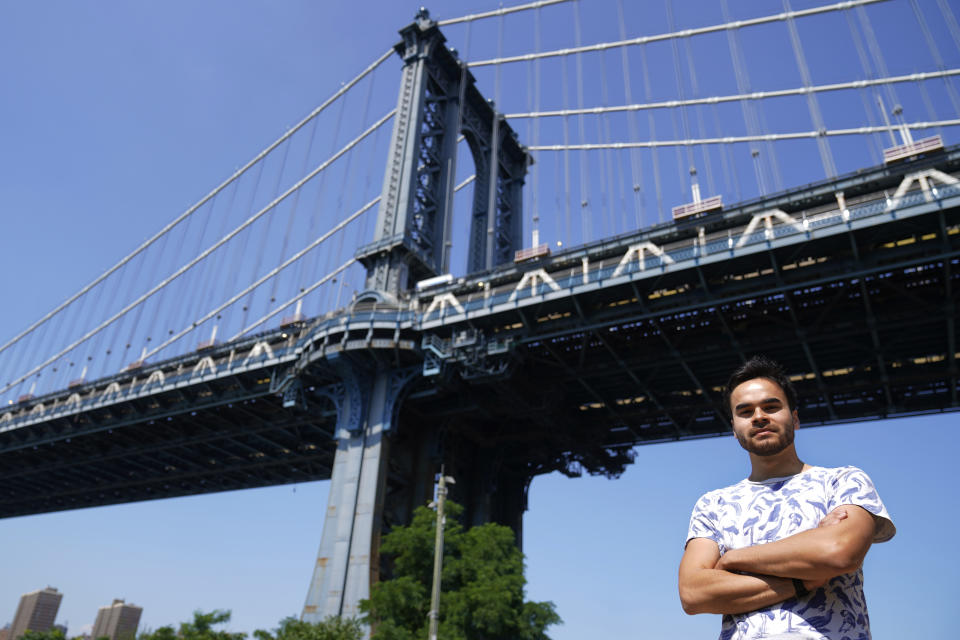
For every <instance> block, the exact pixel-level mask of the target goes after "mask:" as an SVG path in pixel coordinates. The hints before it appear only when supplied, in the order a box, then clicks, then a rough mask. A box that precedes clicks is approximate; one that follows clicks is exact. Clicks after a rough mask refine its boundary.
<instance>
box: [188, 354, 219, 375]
mask: <svg viewBox="0 0 960 640" xmlns="http://www.w3.org/2000/svg"><path fill="white" fill-rule="evenodd" d="M207 371H209V372H210V373H216V372H217V363H216V362H214V361H213V358H211V357H210V356H206V357H203V358H200V360H198V361H197V364H195V365H193V371H192V375H194V376H202V375H203V374H204V373H206V372H207Z"/></svg>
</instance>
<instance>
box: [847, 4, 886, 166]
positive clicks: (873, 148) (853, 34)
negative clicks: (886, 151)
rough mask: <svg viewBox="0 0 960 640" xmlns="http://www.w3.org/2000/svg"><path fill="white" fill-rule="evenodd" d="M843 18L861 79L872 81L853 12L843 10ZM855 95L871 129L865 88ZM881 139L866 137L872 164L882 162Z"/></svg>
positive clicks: (871, 121) (881, 135)
mask: <svg viewBox="0 0 960 640" xmlns="http://www.w3.org/2000/svg"><path fill="white" fill-rule="evenodd" d="M843 15H844V17H845V18H846V20H847V28H848V29H849V30H850V39H851V40H852V41H853V46H854V48H855V49H856V50H857V58H858V59H859V60H860V68H861V69H863V77H864V78H869V79H871V80H872V79H874V78H876V75H875V74H874V72H873V69H871V67H870V61H869V59H868V58H867V52H866V50H865V49H864V48H863V39H862V38H861V37H860V34H859V33H858V32H857V25H856V23H855V22H854V21H853V18H854V16H853V12H852V11H851V10H850V9H845V10H844V12H843ZM857 94H858V95H859V96H860V100H861V102H862V103H863V111H864V114H865V115H866V117H867V124H869V125H870V126H871V127H872V126H875V125H876V123H877V122H876V118H875V117H874V112H873V106H872V104H871V102H870V92H869V91H868V90H867V89H866V88H862V87H861V88H860V89H859V90H858V91H857ZM890 135H891V136H892V135H893V132H892V131H891V132H890ZM882 137H883V134H880V133H878V134H875V135H872V136H866V138H867V140H868V141H869V146H870V155H871V157H872V159H873V164H880V163H881V162H883V154H882V151H883V145H882V143H881V142H880V139H881V138H882Z"/></svg>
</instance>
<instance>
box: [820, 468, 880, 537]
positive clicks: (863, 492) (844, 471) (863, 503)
mask: <svg viewBox="0 0 960 640" xmlns="http://www.w3.org/2000/svg"><path fill="white" fill-rule="evenodd" d="M836 471H837V473H836V474H835V475H834V476H833V478H831V479H830V486H829V487H828V489H829V491H828V494H829V500H828V501H827V513H830V512H831V511H833V510H834V509H836V508H837V507H840V506H843V505H845V504H850V505H855V506H858V507H862V508H864V509H866V510H867V511H869V512H870V513H872V514H873V515H875V516H877V531H876V533H875V534H874V536H873V541H874V542H886V541H887V540H889V539H890V538H892V537H893V536H894V534H896V532H897V528H896V527H895V526H894V525H893V521H892V520H891V519H890V514H889V513H887V508H886V507H885V506H884V505H883V501H881V500H880V496H879V495H878V494H877V489H876V487H874V486H873V481H872V480H871V479H870V476H868V475H867V474H866V473H864V472H863V471H861V470H860V469H858V468H856V467H840V468H839V469H837V470H836Z"/></svg>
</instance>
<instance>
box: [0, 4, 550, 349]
mask: <svg viewBox="0 0 960 640" xmlns="http://www.w3.org/2000/svg"><path fill="white" fill-rule="evenodd" d="M558 1H559V0H558ZM392 55H393V48H391V49H389V50H387V52H386V53H384V54H383V55H381V56H380V57H379V58H377V59H376V60H374V61H373V62H372V63H371V64H370V65H369V66H367V68H366V69H364V70H363V71H361V72H360V74H359V75H357V76H356V77H355V78H354V79H353V80H351V81H350V82H348V83H346V84H345V85H343V86H342V87H341V88H340V90H339V91H337V92H336V93H334V94H333V95H332V96H330V97H329V98H327V99H326V100H325V101H324V102H323V103H322V104H321V105H320V106H318V107H317V108H316V109H314V110H313V111H311V112H310V113H309V114H308V115H307V116H306V117H305V118H304V119H303V120H301V121H300V122H298V123H297V124H296V125H294V126H293V127H292V128H291V129H290V130H289V131H287V132H286V133H285V134H283V135H282V136H280V137H279V138H278V139H277V140H276V141H274V142H273V143H272V144H271V145H269V146H268V147H267V148H265V149H264V150H263V151H261V152H260V153H258V154H257V155H256V156H255V157H254V158H253V159H252V160H250V161H249V162H247V164H245V165H243V166H242V167H240V168H239V169H237V170H236V171H234V172H233V174H232V175H231V176H230V177H229V178H227V179H226V180H224V181H223V182H221V183H220V184H219V185H217V186H216V187H215V188H214V189H213V190H212V191H210V193H208V194H207V195H205V196H204V197H203V198H201V199H200V200H199V201H197V203H196V204H194V205H193V206H191V207H190V208H189V209H187V210H186V211H184V212H183V213H181V214H180V215H179V216H177V217H176V218H175V219H174V220H173V221H172V222H170V223H168V224H167V225H166V226H165V227H163V228H162V229H161V230H160V231H158V232H157V233H156V234H154V235H153V236H151V237H150V238H148V239H147V240H145V241H144V242H143V243H142V244H141V245H140V246H139V247H137V248H136V249H134V250H133V251H132V252H131V253H129V254H127V255H126V256H125V257H124V258H123V259H122V260H120V262H118V263H117V264H115V265H113V266H112V267H110V268H109V269H107V270H106V271H104V272H103V273H102V274H100V275H99V276H98V277H97V278H96V279H94V280H93V281H92V282H91V283H90V284H88V285H87V286H85V287H83V288H82V289H80V290H79V291H78V292H77V293H75V294H73V295H72V296H70V297H69V298H67V299H66V300H64V301H63V302H61V303H60V304H59V305H58V306H57V307H56V308H54V309H53V310H52V311H50V312H48V313H47V314H46V315H44V316H43V317H42V318H40V319H39V320H37V321H36V322H34V323H33V324H31V325H30V326H29V327H27V328H26V329H24V330H23V331H21V332H20V333H18V334H17V335H16V336H14V337H13V338H11V339H10V340H8V341H7V342H6V343H5V344H4V345H3V346H0V353H3V352H4V351H6V350H7V349H8V348H9V347H10V345H12V344H14V343H16V342H17V341H18V340H20V339H21V338H23V337H24V336H25V335H27V334H29V333H31V332H32V331H33V330H34V329H36V328H37V327H39V326H40V325H41V324H43V323H44V322H46V321H47V320H49V319H50V318H51V317H53V316H54V315H56V314H57V313H59V312H60V311H62V310H63V309H64V308H65V307H67V306H68V305H70V304H71V303H73V301H74V300H76V299H77V298H79V297H80V296H82V295H84V294H85V293H86V292H88V291H89V290H90V289H92V288H93V287H95V286H97V285H98V284H100V283H101V282H103V281H104V280H105V279H106V278H107V277H109V276H110V275H111V274H112V273H114V272H115V271H117V269H120V268H121V267H123V266H124V265H125V264H127V263H128V262H130V260H132V259H133V258H135V257H136V256H138V255H139V254H140V253H142V252H143V251H144V250H145V249H147V247H149V246H150V245H152V244H153V243H154V242H156V241H157V240H158V239H159V238H161V237H162V236H163V235H164V234H166V233H167V232H168V231H170V230H171V229H173V228H174V227H176V226H177V225H178V224H180V223H181V222H183V221H184V220H185V219H187V218H188V217H190V216H191V215H193V213H194V212H196V211H197V210H198V209H199V208H200V207H202V206H203V205H204V204H206V203H207V201H208V200H210V199H211V198H213V197H214V196H216V195H217V194H218V193H220V192H221V191H222V190H223V189H225V188H226V187H227V186H229V185H230V184H231V183H232V182H233V181H235V180H236V179H237V178H239V177H240V176H241V175H243V174H244V173H246V171H247V170H249V169H250V167H252V166H253V165H255V164H257V163H258V162H259V161H260V160H262V159H263V158H265V157H266V156H267V155H269V154H270V152H271V151H273V150H274V149H276V148H277V147H278V146H279V145H280V144H282V143H283V142H284V141H285V140H287V138H289V137H290V136H292V135H293V134H294V133H296V132H297V131H299V130H300V128H301V127H303V126H304V125H305V124H307V123H308V122H309V121H310V120H312V119H313V118H315V117H316V116H317V115H319V114H320V113H321V112H322V111H323V110H324V109H326V108H327V107H328V106H330V105H331V104H332V103H333V102H334V101H336V100H337V99H338V98H339V97H340V96H341V95H343V94H344V93H346V92H347V91H348V90H349V89H350V88H352V87H353V86H354V85H355V84H357V83H358V82H359V81H360V80H362V79H363V78H364V77H365V76H367V74H369V73H370V72H372V71H373V70H374V69H376V68H377V67H379V66H380V65H381V64H383V62H384V61H386V60H387V59H389V58H390V57H391V56H392Z"/></svg>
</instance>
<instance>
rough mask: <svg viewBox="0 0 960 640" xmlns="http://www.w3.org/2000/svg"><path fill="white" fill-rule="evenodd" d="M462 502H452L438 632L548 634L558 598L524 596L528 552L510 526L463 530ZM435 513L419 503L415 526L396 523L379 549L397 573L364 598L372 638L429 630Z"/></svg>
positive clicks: (488, 638) (408, 636)
mask: <svg viewBox="0 0 960 640" xmlns="http://www.w3.org/2000/svg"><path fill="white" fill-rule="evenodd" d="M462 511H463V509H462V507H460V506H459V505H457V504H456V503H453V502H449V501H448V502H447V524H446V527H445V532H444V544H443V547H444V551H443V553H444V560H443V574H442V579H441V595H440V625H439V627H440V628H439V635H440V637H441V638H444V640H501V639H502V640H507V639H509V640H549V636H547V634H546V629H547V627H549V626H550V625H553V624H557V623H559V622H560V617H559V616H558V615H557V613H556V611H555V609H554V605H553V603H552V602H528V601H525V600H524V592H523V590H524V586H525V585H526V580H525V579H524V577H523V554H522V553H521V552H520V550H519V549H518V548H517V546H516V543H515V541H514V535H513V531H511V530H510V528H509V527H504V526H502V525H498V524H493V523H488V524H485V525H482V526H478V527H473V528H471V529H464V528H463V527H462V526H461V525H460V523H459V522H458V521H457V518H458V517H459V515H460V514H461V513H462ZM435 526H436V514H435V513H434V512H433V511H432V510H430V509H428V508H426V507H419V508H417V510H416V511H415V512H414V516H413V522H412V523H411V524H410V525H409V526H405V527H397V528H396V529H394V530H393V531H391V532H390V533H389V534H387V535H386V536H385V537H384V539H383V545H382V546H381V548H380V552H381V553H382V554H386V555H387V556H389V557H391V558H392V560H393V568H394V570H393V576H394V577H393V578H392V579H391V580H386V581H383V582H380V583H378V584H375V585H374V586H373V589H372V590H371V594H370V599H369V600H365V601H363V602H361V605H360V608H361V610H362V611H363V612H364V613H365V614H366V616H367V618H366V621H367V622H369V623H370V624H371V625H372V626H373V629H374V633H373V639H374V640H415V639H416V640H420V639H422V638H426V637H427V631H428V626H429V620H428V619H427V615H428V613H429V609H430V593H431V588H432V582H433V552H434V535H435Z"/></svg>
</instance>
